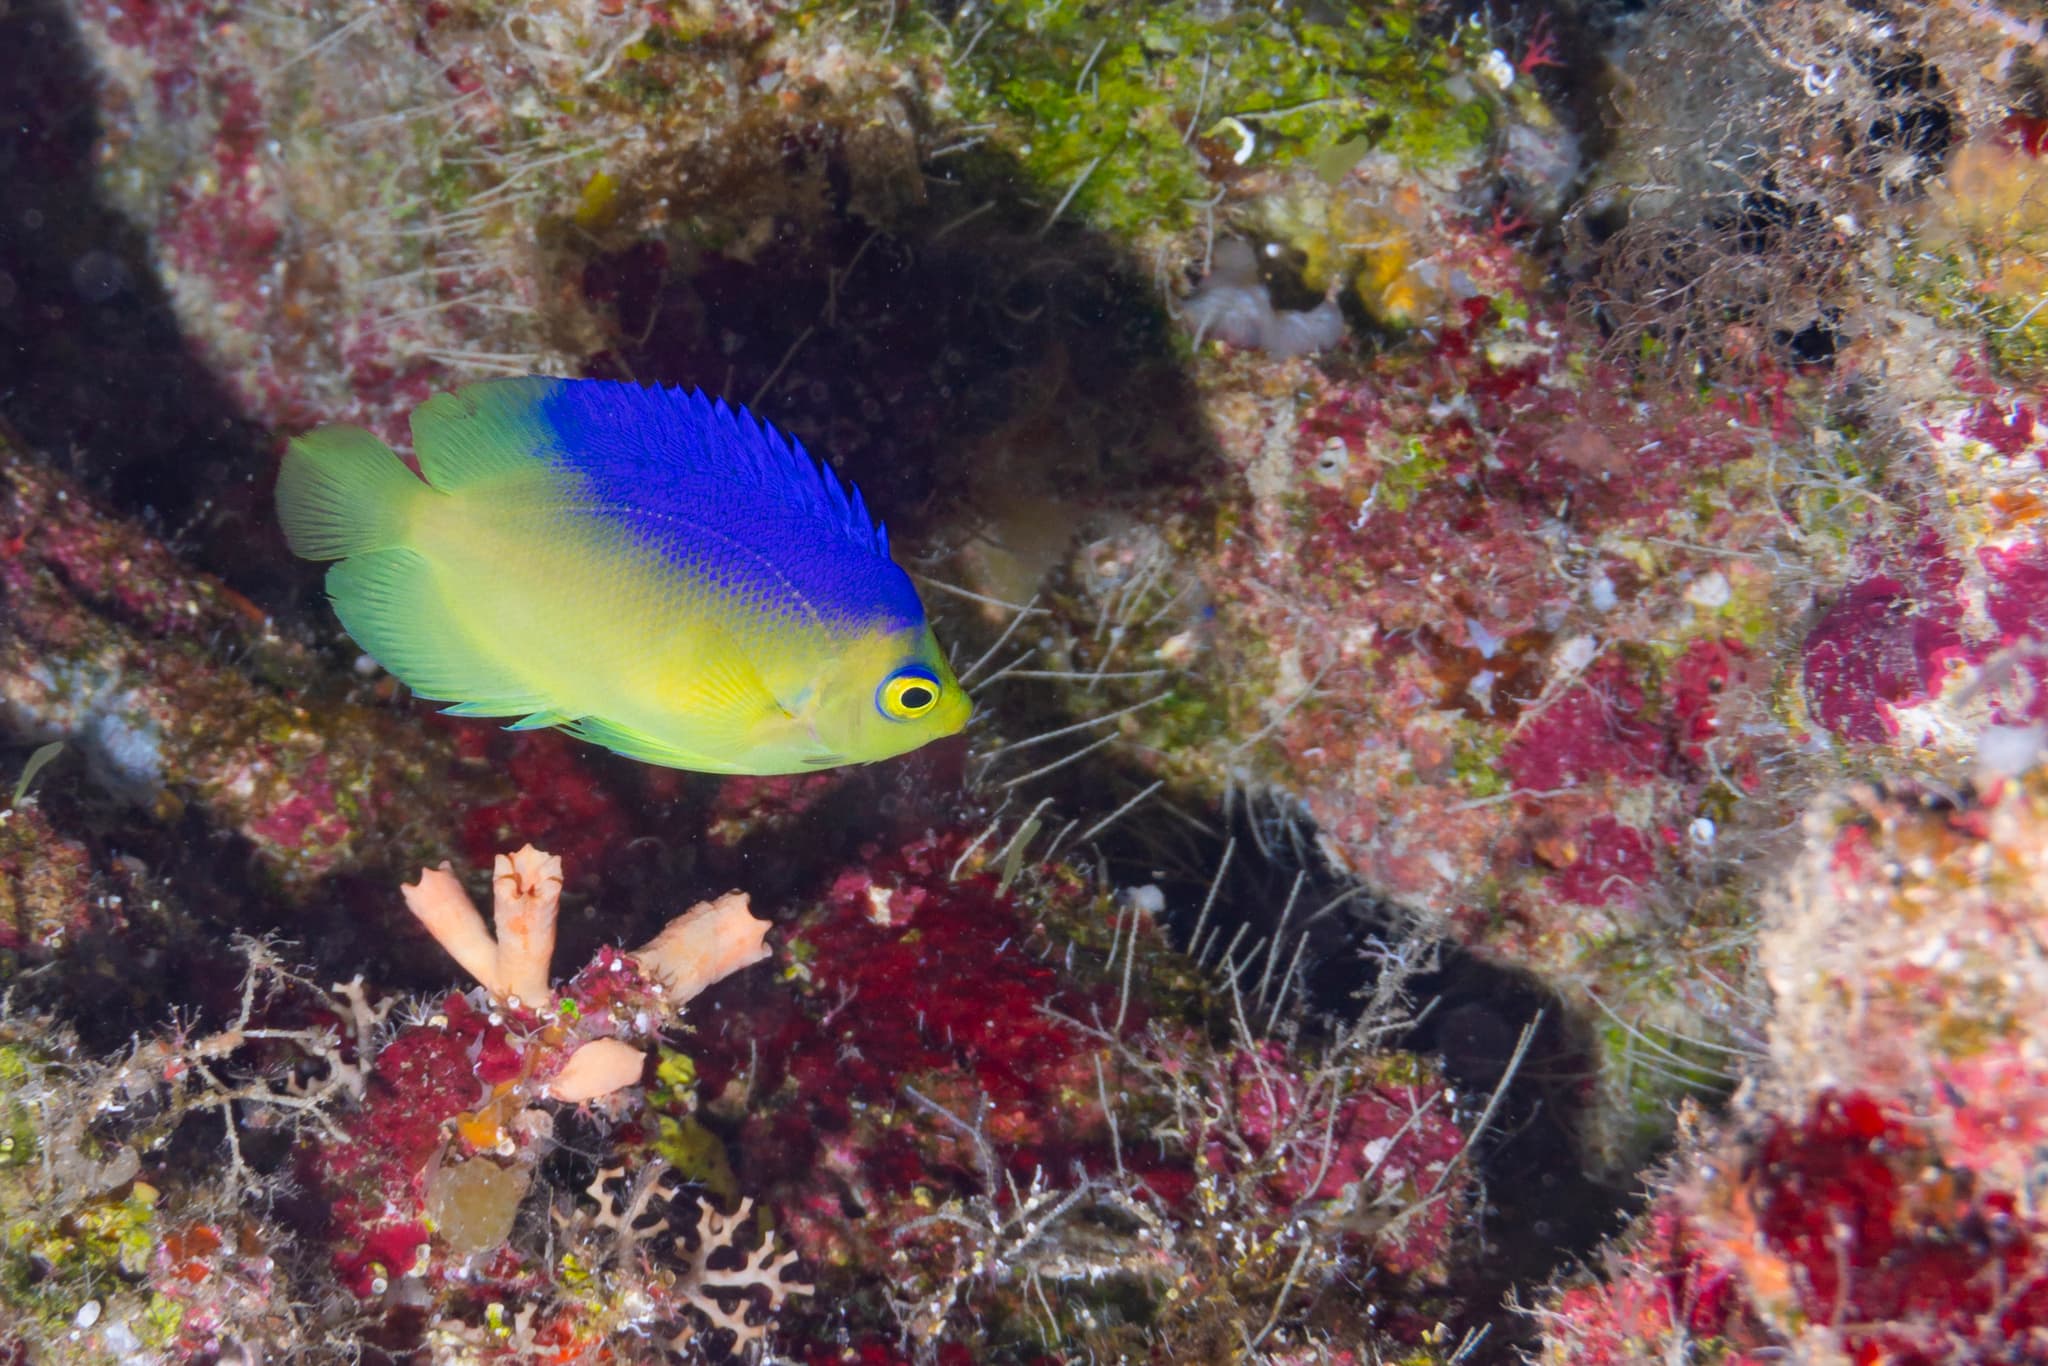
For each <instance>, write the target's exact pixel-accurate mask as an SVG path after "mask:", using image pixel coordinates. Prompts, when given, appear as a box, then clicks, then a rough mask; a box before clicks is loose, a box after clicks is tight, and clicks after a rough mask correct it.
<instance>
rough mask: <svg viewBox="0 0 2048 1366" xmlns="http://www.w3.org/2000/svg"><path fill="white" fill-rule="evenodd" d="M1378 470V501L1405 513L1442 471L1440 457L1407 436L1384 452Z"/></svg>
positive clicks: (1415, 439) (1422, 443) (1427, 445)
mask: <svg viewBox="0 0 2048 1366" xmlns="http://www.w3.org/2000/svg"><path fill="white" fill-rule="evenodd" d="M1386 459H1387V463H1386V464H1385V465H1383V466H1382V467H1381V469H1380V474H1379V498H1380V501H1381V502H1382V503H1384V504H1385V505H1386V506H1387V507H1388V508H1391V509H1392V510H1393V511H1395V512H1406V511H1407V510H1408V507H1409V505H1410V504H1411V503H1413V502H1414V501H1415V499H1416V497H1417V496H1418V495H1419V494H1421V492H1422V491H1423V490H1424V489H1426V488H1428V487H1429V485H1430V482H1431V481H1432V480H1434V479H1435V478H1436V477H1437V476H1438V475H1439V474H1442V473H1443V472H1444V470H1445V468H1446V464H1445V461H1444V458H1443V457H1442V456H1440V455H1438V454H1437V453H1436V452H1435V451H1433V450H1431V449H1430V448H1429V443H1428V442H1427V441H1425V440H1424V439H1423V438H1421V437H1420V436H1411V437H1409V438H1408V439H1407V440H1406V441H1404V442H1402V443H1401V444H1400V445H1399V446H1398V447H1396V448H1395V449H1394V450H1392V451H1389V452H1387V453H1386Z"/></svg>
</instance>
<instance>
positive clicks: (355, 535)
mask: <svg viewBox="0 0 2048 1366" xmlns="http://www.w3.org/2000/svg"><path fill="white" fill-rule="evenodd" d="M427 492H428V488H427V486H426V485H425V484H423V483H421V482H420V481H419V479H418V478H417V477H415V476H414V474H413V472H412V471H411V470H409V469H407V468H406V467H405V462H404V461H402V460H400V459H399V458H398V456H397V454H396V453H395V452H394V451H392V449H391V448H390V447H389V446H387V445H385V444H384V443H383V442H382V441H379V440H378V439H377V438H376V437H375V436H372V435H371V434H370V433H369V432H366V431H364V430H363V429H362V428H361V427H322V428H320V429H319V430H318V431H315V432H309V433H307V434H306V435H305V436H302V437H299V438H297V439H296V440H294V441H293V442H292V444H291V448H290V449H289V450H287V451H286V452H285V457H284V464H283V465H282V466H280V467H279V469H278V473H277V518H278V521H279V523H280V524H282V525H283V527H284V537H285V540H286V541H288V542H290V544H291V548H292V551H293V553H294V554H297V555H300V556H302V557H304V558H306V559H309V560H339V559H345V558H346V557H348V556H350V555H361V554H365V553H368V552H370V551H376V550H385V549H388V548H390V547H392V546H396V545H402V544H404V542H405V539H406V532H407V528H408V525H409V523H410V518H411V508H412V505H413V503H414V502H415V501H417V500H418V499H419V498H421V497H423V496H424V495H425V494H426V493H427Z"/></svg>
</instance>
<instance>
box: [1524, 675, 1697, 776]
mask: <svg viewBox="0 0 2048 1366" xmlns="http://www.w3.org/2000/svg"><path fill="white" fill-rule="evenodd" d="M1664 744H1665V737H1664V734H1663V731H1662V730H1661V729H1660V728H1659V727H1658V726H1656V725H1655V724H1653V723H1652V722H1651V721H1650V720H1649V719H1648V718H1647V717H1646V716H1645V715H1644V705H1643V690H1642V687H1641V685H1640V684H1638V683H1637V682H1636V680H1635V678H1634V677H1633V676H1632V674H1631V672H1630V670H1629V668H1628V666H1627V665H1625V664H1623V663H1622V662H1621V661H1619V660H1602V661H1600V662H1599V663H1597V664H1595V665H1594V666H1593V667H1592V668H1591V669H1589V670H1588V671H1587V674H1586V678H1585V681H1584V682H1582V683H1579V684H1577V685H1576V686H1574V687H1573V688H1572V689H1571V690H1570V691H1568V692H1566V693H1564V694H1563V695H1562V696H1560V697H1559V698H1558V699H1557V700H1556V701H1555V702H1553V703H1551V704H1550V705H1549V706H1547V707H1545V708H1544V709H1543V710H1542V711H1541V712H1539V713H1535V714H1533V715H1530V716H1528V717H1526V718H1525V719H1524V720H1523V722H1522V723H1521V724H1520V725H1518V726H1517V727H1516V728H1515V731H1514V734H1513V738H1512V739H1510V740H1509V741H1508V743H1507V746H1506V748H1504V749H1503V750H1502V751H1501V757H1500V763H1501V767H1502V768H1503V769H1505V770H1506V771H1507V774H1508V776H1509V777H1511V778H1513V779H1514V782H1515V786H1517V787H1521V788H1526V789H1528V790H1529V791H1531V792H1537V793H1542V792H1555V791H1558V790H1560V789H1565V788H1575V787H1582V786H1584V785H1586V784H1589V783H1594V782H1598V781H1601V780H1603V779H1608V778H1622V779H1627V778H1636V779H1641V778H1646V777H1648V776H1650V775H1651V774H1653V773H1655V772H1656V771H1657V769H1658V767H1659V762H1658V761H1659V760H1660V758H1661V757H1662V754H1663V750H1664Z"/></svg>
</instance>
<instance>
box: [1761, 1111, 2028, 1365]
mask: <svg viewBox="0 0 2048 1366" xmlns="http://www.w3.org/2000/svg"><path fill="white" fill-rule="evenodd" d="M1747 1179H1748V1184H1747V1186H1746V1187H1745V1188H1743V1190H1742V1197H1741V1198H1743V1199H1746V1201H1747V1203H1748V1207H1749V1209H1750V1210H1751V1211H1753V1214H1754V1218H1755V1222H1756V1230H1757V1234H1758V1236H1759V1238H1760V1239H1761V1241H1762V1244H1763V1245H1764V1247H1766V1248H1767V1249H1768V1250H1769V1251H1770V1252H1771V1253H1772V1254H1773V1255H1775V1256H1777V1257H1779V1258H1781V1259H1783V1261H1784V1263H1785V1264H1786V1267H1787V1269H1788V1271H1789V1273H1790V1284H1791V1287H1792V1289H1793V1292H1794V1294H1795V1295H1796V1297H1797V1300H1798V1303H1799V1306H1800V1312H1801V1313H1803V1314H1804V1315H1805V1316H1806V1317H1807V1318H1808V1319H1809V1320H1811V1321H1814V1322H1823V1323H1830V1324H1839V1325H1842V1327H1841V1328H1839V1329H1838V1330H1837V1331H1839V1333H1840V1334H1841V1339H1842V1342H1843V1346H1844V1347H1845V1348H1846V1349H1847V1350H1848V1352H1849V1353H1850V1354H1851V1357H1852V1359H1854V1360H1858V1361H1873V1362H1874V1361H1878V1360H1884V1361H1891V1362H1900V1363H1906V1362H1912V1363H1927V1366H1934V1364H1935V1363H1957V1364H1958V1366H1960V1364H1961V1363H1965V1362H1975V1361H1982V1360H1986V1359H1987V1358H1986V1357H1985V1355H1984V1353H1986V1352H1997V1351H2019V1352H2021V1353H2022V1355H2025V1353H2026V1352H2027V1351H2029V1350H2038V1349H2040V1348H2042V1347H2048V1256H2044V1244H2043V1241H2042V1239H2043V1236H2044V1234H2048V1226H2044V1225H2042V1224H2040V1223H2039V1222H2038V1221H2035V1220H2033V1219H2031V1218H2028V1217H2026V1216H2023V1215H2021V1214H2019V1213H2018V1210H2017V1205H2016V1201H2015V1199H2014V1197H2013V1195H2012V1194H2011V1193H2009V1192H2003V1191H1998V1190H1987V1189H1985V1188H1983V1187H1982V1186H1980V1185H1979V1184H1978V1183H1976V1182H1975V1181H1973V1180H1971V1178H1970V1177H1969V1175H1968V1174H1967V1173H1965V1172H1959V1171H1951V1170H1947V1169H1946V1168H1945V1167H1944V1166H1943V1164H1942V1163H1941V1161H1940V1156H1939V1154H1938V1152H1936V1151H1935V1150H1933V1149H1932V1148H1931V1147H1930V1146H1929V1145H1928V1143H1927V1142H1926V1140H1925V1138H1924V1136H1923V1131H1921V1130H1920V1129H1919V1128H1918V1126H1917V1125H1915V1124H1914V1123H1913V1122H1912V1120H1911V1118H1910V1117H1908V1116H1896V1117H1895V1116H1892V1115H1889V1114H1887V1113H1886V1112H1885V1110H1884V1109H1883V1108H1882V1107H1881V1106H1880V1105H1879V1104H1878V1103H1877V1102H1876V1101H1875V1100H1873V1099H1871V1098H1870V1097H1868V1096H1864V1095H1859V1094H1854V1093H1851V1094H1847V1095H1833V1094H1828V1095H1823V1096H1821V1097H1819V1098H1817V1099H1816V1101H1815V1103H1814V1107H1813V1110H1812V1112H1811V1113H1810V1114H1809V1115H1808V1116H1807V1117H1806V1119H1805V1121H1804V1123H1803V1124H1797V1125H1794V1124H1788V1123H1786V1122H1784V1121H1781V1120H1780V1121H1773V1122H1772V1123H1771V1124H1770V1125H1769V1127H1768V1128H1767V1129H1766V1131H1765V1132H1764V1134H1763V1136H1762V1138H1761V1139H1760V1141H1759V1142H1758V1143H1757V1145H1756V1147H1755V1149H1754V1152H1753V1154H1752V1156H1751V1157H1750V1166H1749V1169H1748V1177H1747ZM2028 1343H2031V1344H2032V1347H2031V1348H2023V1347H2022V1344H2028Z"/></svg>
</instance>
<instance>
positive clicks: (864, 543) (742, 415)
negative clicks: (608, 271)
mask: <svg viewBox="0 0 2048 1366" xmlns="http://www.w3.org/2000/svg"><path fill="white" fill-rule="evenodd" d="M553 383H554V384H556V385H557V386H558V387H556V388H555V389H553V390H552V391H551V392H549V393H547V394H545V395H543V396H542V397H541V398H540V400H539V406H540V409H541V411H542V412H543V413H544V414H545V420H546V422H547V424H548V426H549V427H550V428H551V430H552V432H553V434H554V438H555V442H556V445H557V449H558V450H559V452H560V455H559V456H558V457H557V458H558V459H559V460H560V461H561V462H562V463H563V464H565V465H567V466H568V467H570V468H573V469H575V470H576V471H577V472H578V473H581V474H583V475H585V476H586V477H587V478H589V479H590V480H591V481H592V483H594V484H596V485H598V486H600V487H602V488H607V489H617V490H620V491H621V492H622V493H625V494H629V495H630V494H638V495H640V496H642V497H654V498H661V499H662V500H663V501H673V502H682V503H687V502H689V501H691V500H690V497H689V495H690V494H691V493H692V492H695V491H698V490H703V491H707V492H709V491H713V490H715V491H716V494H717V497H718V501H719V503H720V504H721V505H723V506H725V507H727V508H729V509H730V510H731V511H732V512H734V513H736V514H741V515H744V516H745V517H747V518H748V519H749V520H750V521H753V522H756V523H760V522H764V521H765V522H767V523H769V524H771V525H774V524H780V525H782V526H799V525H800V526H804V527H805V528H806V529H807V530H808V531H810V532H812V533H813V534H817V533H823V534H825V535H827V536H830V537H831V538H832V539H834V540H837V541H839V542H841V543H842V544H844V545H845V546H847V547H848V548H850V549H855V550H859V551H863V552H866V553H868V554H872V555H875V556H877V557H879V558H882V559H887V558H888V555H889V533H888V530H887V528H885V527H883V526H882V525H881V524H880V523H879V522H877V521H875V519H874V518H873V517H871V516H870V515H869V514H868V510H867V504H866V503H865V502H863V501H862V499H861V496H860V492H859V490H857V489H854V488H851V487H849V486H848V485H847V484H846V483H844V482H843V481H842V480H841V479H840V478H839V476H838V475H837V474H836V473H834V472H833V470H832V469H831V467H830V466H828V465H825V464H822V463H820V462H819V461H817V460H814V459H812V458H811V454H810V452H808V451H806V450H805V449H804V448H803V445H802V444H801V443H800V442H798V441H797V440H796V439H795V438H794V437H792V436H789V435H788V434H787V433H785V432H782V431H780V430H778V429H776V428H775V427H772V426H770V425H769V424H768V423H766V422H763V421H762V420H761V419H759V418H757V417H755V416H754V415H753V414H751V413H749V412H747V411H746V410H745V409H737V408H733V407H730V406H728V405H727V404H726V403H725V402H724V401H723V400H721V399H713V398H711V397H709V396H707V395H706V394H705V393H703V391H701V390H697V389H679V388H664V387H658V386H656V387H650V386H645V385H639V384H628V383H625V382H622V381H618V380H573V381H553ZM478 387H483V386H478ZM663 495H668V497H665V498H664V497H663Z"/></svg>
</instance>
